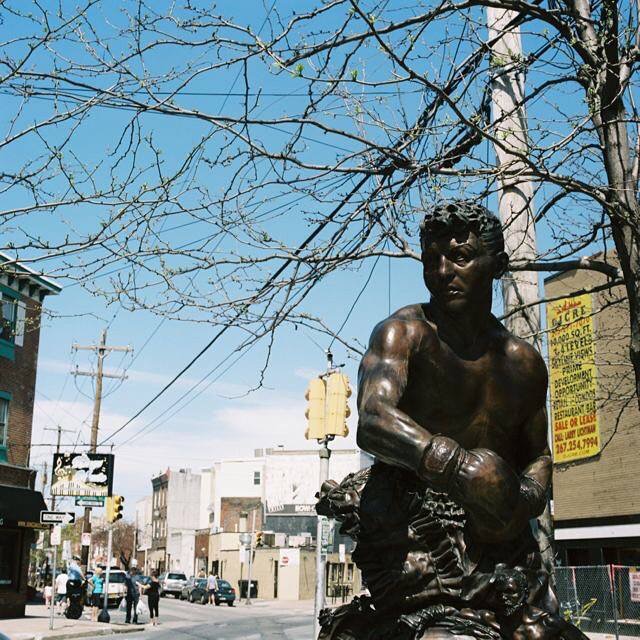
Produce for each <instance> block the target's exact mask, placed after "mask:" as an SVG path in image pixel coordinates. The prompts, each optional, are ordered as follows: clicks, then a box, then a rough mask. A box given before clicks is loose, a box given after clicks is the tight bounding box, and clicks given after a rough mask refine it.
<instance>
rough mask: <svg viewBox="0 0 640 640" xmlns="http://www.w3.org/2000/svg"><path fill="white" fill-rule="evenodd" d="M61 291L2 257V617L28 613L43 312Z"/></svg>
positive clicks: (36, 512)
mask: <svg viewBox="0 0 640 640" xmlns="http://www.w3.org/2000/svg"><path fill="white" fill-rule="evenodd" d="M59 292H60V287H59V286H58V285H56V284H55V283H53V282H52V281H51V280H49V279H47V278H44V277H42V276H40V275H39V274H37V273H35V272H34V271H32V270H30V269H28V268H27V267H25V266H23V265H21V264H19V263H15V262H12V261H11V259H10V258H9V257H8V256H6V255H4V254H0V618H8V617H19V616H23V615H24V608H25V603H26V595H27V571H28V565H29V550H30V547H31V543H32V542H33V541H34V538H35V529H36V528H38V527H39V521H40V510H42V509H46V505H45V502H44V500H43V498H42V494H41V493H40V492H38V491H34V490H33V489H34V481H35V475H36V472H35V471H34V470H33V469H30V468H29V455H30V447H31V426H32V420H33V403H34V393H35V385H36V368H37V361H38V344H39V340H40V314H41V309H42V303H43V301H44V298H45V297H46V296H47V295H55V294H57V293H59Z"/></svg>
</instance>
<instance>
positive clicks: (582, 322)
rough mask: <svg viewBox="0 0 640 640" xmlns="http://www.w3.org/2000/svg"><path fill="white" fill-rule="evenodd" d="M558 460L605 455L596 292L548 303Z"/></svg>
mask: <svg viewBox="0 0 640 640" xmlns="http://www.w3.org/2000/svg"><path fill="white" fill-rule="evenodd" d="M547 328H548V329H549V378H550V380H549V381H550V387H551V420H552V427H553V428H552V431H553V461H554V462H556V463H559V462H570V461H572V460H579V459H581V458H589V457H591V456H595V455H597V454H598V453H600V428H599V425H598V412H597V411H596V365H595V344H594V339H593V318H592V309H591V294H585V295H582V296H576V297H575V298H565V299H563V300H558V301H557V302H551V303H549V304H547Z"/></svg>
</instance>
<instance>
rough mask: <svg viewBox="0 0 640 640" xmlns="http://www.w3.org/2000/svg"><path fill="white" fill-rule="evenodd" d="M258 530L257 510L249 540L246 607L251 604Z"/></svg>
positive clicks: (254, 513)
mask: <svg viewBox="0 0 640 640" xmlns="http://www.w3.org/2000/svg"><path fill="white" fill-rule="evenodd" d="M255 530H256V510H255V509H254V510H253V516H252V519H251V539H250V540H249V563H248V564H249V568H248V569H247V572H248V575H247V599H246V600H245V601H244V603H245V605H247V604H251V565H252V561H253V536H254V534H255Z"/></svg>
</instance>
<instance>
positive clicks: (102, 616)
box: [98, 524, 113, 622]
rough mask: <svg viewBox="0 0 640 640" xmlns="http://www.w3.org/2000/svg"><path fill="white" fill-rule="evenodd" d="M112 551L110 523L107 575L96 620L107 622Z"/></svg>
mask: <svg viewBox="0 0 640 640" xmlns="http://www.w3.org/2000/svg"><path fill="white" fill-rule="evenodd" d="M112 553H113V525H112V524H110V525H109V528H108V532H107V575H106V576H105V579H104V595H103V597H102V611H101V613H100V617H99V618H98V622H109V621H110V619H111V616H110V615H109V576H110V574H111V554H112Z"/></svg>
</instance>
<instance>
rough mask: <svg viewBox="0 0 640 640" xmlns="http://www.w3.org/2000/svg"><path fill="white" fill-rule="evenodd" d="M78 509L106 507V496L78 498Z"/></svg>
mask: <svg viewBox="0 0 640 640" xmlns="http://www.w3.org/2000/svg"><path fill="white" fill-rule="evenodd" d="M76 507H104V496H78V497H77V498H76Z"/></svg>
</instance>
